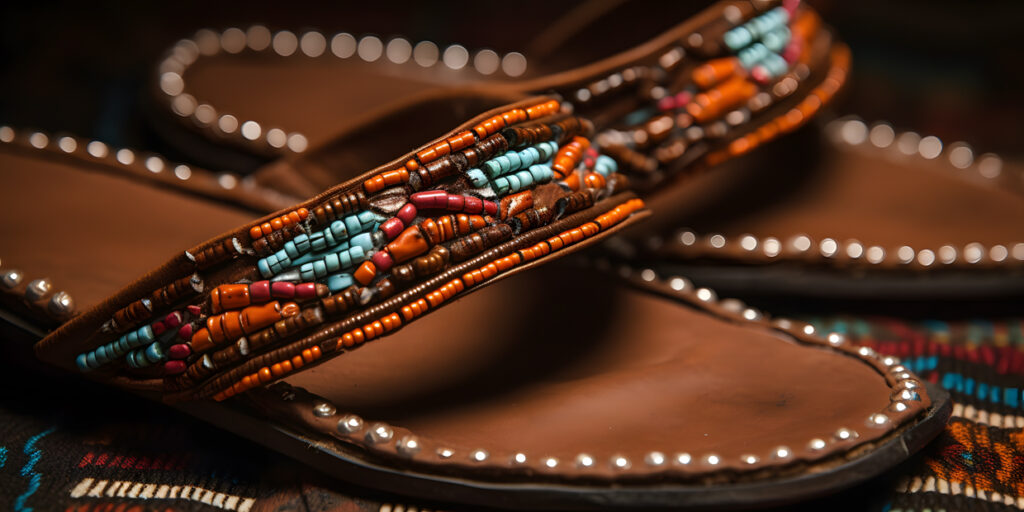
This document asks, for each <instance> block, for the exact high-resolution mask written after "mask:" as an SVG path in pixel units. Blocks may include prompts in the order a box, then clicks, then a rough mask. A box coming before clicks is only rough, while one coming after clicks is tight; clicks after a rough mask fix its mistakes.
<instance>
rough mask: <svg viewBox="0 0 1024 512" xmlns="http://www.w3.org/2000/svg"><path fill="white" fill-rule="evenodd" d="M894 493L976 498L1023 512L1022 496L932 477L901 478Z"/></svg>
mask: <svg viewBox="0 0 1024 512" xmlns="http://www.w3.org/2000/svg"><path fill="white" fill-rule="evenodd" d="M895 491H896V492H901V493H910V494H915V493H919V492H934V493H938V494H944V495H947V496H964V497H967V498H977V499H979V500H986V501H991V502H993V503H1000V504H1003V505H1007V506H1011V507H1016V508H1018V509H1021V510H1024V496H1016V497H1015V496H1011V495H1009V494H1006V495H1004V494H1001V493H999V492H997V491H985V490H984V489H977V488H975V487H974V486H973V485H971V484H970V483H966V482H950V481H949V480H946V479H943V478H935V477H934V476H928V477H925V478H921V477H919V476H915V477H903V478H902V479H900V481H899V482H897V484H896V487H895ZM972 508H973V507H972ZM891 510H892V511H893V512H895V511H896V510H899V509H896V508H892V509H891ZM908 512H909V511H908Z"/></svg>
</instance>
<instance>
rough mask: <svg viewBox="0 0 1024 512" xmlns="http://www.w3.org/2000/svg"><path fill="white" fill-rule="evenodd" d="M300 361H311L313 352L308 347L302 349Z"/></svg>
mask: <svg viewBox="0 0 1024 512" xmlns="http://www.w3.org/2000/svg"><path fill="white" fill-rule="evenodd" d="M302 361H303V362H305V363H312V362H313V352H312V351H311V350H309V349H308V348H307V349H305V350H303V351H302Z"/></svg>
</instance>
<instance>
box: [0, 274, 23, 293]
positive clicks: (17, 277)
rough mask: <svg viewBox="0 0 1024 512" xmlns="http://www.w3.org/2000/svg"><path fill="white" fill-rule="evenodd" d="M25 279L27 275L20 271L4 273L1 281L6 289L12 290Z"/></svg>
mask: <svg viewBox="0 0 1024 512" xmlns="http://www.w3.org/2000/svg"><path fill="white" fill-rule="evenodd" d="M23 279H25V274H22V273H21V271H20V270H8V271H7V272H4V276H3V278H2V279H0V282H2V283H3V285H4V288H7V289H8V290H11V289H13V288H15V287H17V286H18V285H19V284H21V281H22V280H23Z"/></svg>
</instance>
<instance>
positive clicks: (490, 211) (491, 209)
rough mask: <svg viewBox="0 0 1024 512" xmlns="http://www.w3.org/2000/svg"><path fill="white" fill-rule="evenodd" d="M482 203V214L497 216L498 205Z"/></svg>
mask: <svg viewBox="0 0 1024 512" xmlns="http://www.w3.org/2000/svg"><path fill="white" fill-rule="evenodd" d="M483 203H484V213H486V214H487V215H497V214H498V203H495V202H494V201H483Z"/></svg>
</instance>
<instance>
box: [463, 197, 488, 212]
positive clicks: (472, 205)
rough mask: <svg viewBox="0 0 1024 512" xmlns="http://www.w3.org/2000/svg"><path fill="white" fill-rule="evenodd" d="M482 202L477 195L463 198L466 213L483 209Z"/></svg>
mask: <svg viewBox="0 0 1024 512" xmlns="http://www.w3.org/2000/svg"><path fill="white" fill-rule="evenodd" d="M483 207H484V202H483V200H481V199H480V198H479V197H471V196H467V197H466V200H465V206H464V208H465V210H464V211H465V212H466V213H480V212H481V211H483Z"/></svg>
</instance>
